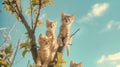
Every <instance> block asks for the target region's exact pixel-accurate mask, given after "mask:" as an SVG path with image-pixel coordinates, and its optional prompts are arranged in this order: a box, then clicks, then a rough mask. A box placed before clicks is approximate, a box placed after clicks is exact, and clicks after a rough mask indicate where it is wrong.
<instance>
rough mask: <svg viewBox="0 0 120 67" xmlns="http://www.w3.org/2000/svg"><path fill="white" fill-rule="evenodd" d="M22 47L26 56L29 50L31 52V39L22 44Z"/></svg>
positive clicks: (23, 54)
mask: <svg viewBox="0 0 120 67" xmlns="http://www.w3.org/2000/svg"><path fill="white" fill-rule="evenodd" d="M20 49H23V52H22V56H23V57H25V55H26V53H27V52H30V49H31V46H30V42H29V40H27V41H26V42H24V43H21V44H20Z"/></svg>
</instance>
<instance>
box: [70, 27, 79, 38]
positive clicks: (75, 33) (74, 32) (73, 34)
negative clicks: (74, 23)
mask: <svg viewBox="0 0 120 67" xmlns="http://www.w3.org/2000/svg"><path fill="white" fill-rule="evenodd" d="M78 31H80V28H79V29H77V30H76V31H75V32H74V33H73V34H72V35H71V37H73V36H74V35H75V34H76V33H77V32H78Z"/></svg>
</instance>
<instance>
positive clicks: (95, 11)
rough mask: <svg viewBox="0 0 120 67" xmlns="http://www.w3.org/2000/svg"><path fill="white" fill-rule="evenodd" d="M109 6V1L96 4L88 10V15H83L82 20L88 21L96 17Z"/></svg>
mask: <svg viewBox="0 0 120 67" xmlns="http://www.w3.org/2000/svg"><path fill="white" fill-rule="evenodd" d="M108 7H109V4H108V3H101V4H100V3H97V4H94V5H93V7H92V10H91V11H90V12H88V13H87V15H86V16H84V17H82V18H81V19H80V21H88V20H90V19H92V18H94V17H98V16H101V15H102V14H103V12H105V11H106V10H107V8H108Z"/></svg>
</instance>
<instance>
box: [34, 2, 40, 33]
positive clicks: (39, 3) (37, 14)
mask: <svg viewBox="0 0 120 67" xmlns="http://www.w3.org/2000/svg"><path fill="white" fill-rule="evenodd" d="M41 8H42V0H39V8H38V14H37V16H36V20H35V26H34V27H33V32H35V29H36V27H37V22H38V18H39V15H40V9H41Z"/></svg>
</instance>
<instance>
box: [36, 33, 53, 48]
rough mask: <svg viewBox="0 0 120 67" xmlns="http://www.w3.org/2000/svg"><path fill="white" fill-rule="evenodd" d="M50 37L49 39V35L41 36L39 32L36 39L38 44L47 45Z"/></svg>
mask: <svg viewBox="0 0 120 67" xmlns="http://www.w3.org/2000/svg"><path fill="white" fill-rule="evenodd" d="M50 39H51V38H50V37H47V36H42V35H41V34H40V36H39V39H38V40H39V44H40V46H49V43H50Z"/></svg>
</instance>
